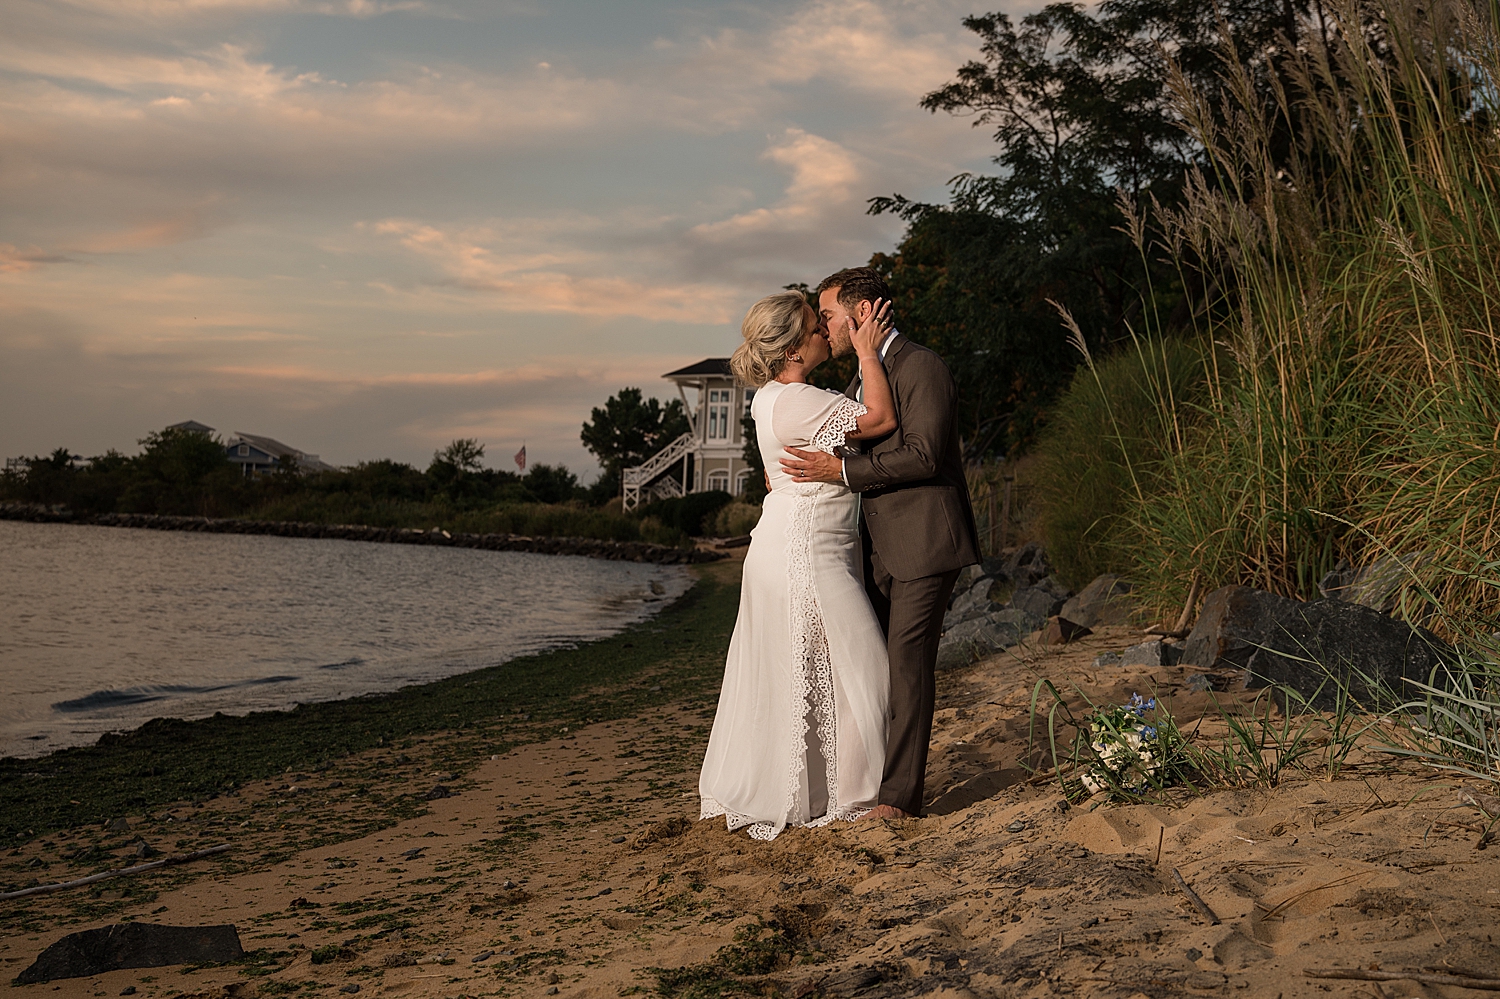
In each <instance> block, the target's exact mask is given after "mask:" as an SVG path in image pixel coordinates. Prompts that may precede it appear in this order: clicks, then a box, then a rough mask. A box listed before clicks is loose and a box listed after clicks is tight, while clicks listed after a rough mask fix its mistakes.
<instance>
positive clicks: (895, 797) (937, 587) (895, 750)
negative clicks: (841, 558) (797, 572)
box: [865, 535, 960, 815]
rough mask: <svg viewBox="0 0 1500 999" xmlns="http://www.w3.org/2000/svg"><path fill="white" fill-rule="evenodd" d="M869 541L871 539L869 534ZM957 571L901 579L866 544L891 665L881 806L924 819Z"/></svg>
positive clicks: (871, 589)
mask: <svg viewBox="0 0 1500 999" xmlns="http://www.w3.org/2000/svg"><path fill="white" fill-rule="evenodd" d="M866 538H868V535H866ZM959 571H960V570H958V569H953V570H950V571H948V572H944V573H941V574H939V575H936V576H922V577H920V578H918V579H911V580H900V579H896V578H894V577H892V576H891V574H890V573H889V572H888V571H886V568H885V565H884V563H882V562H881V561H880V556H879V555H878V554H876V553H875V552H874V551H872V550H871V549H870V548H869V545H868V541H867V542H866V546H865V590H866V592H868V593H869V595H870V602H871V603H872V604H874V606H875V616H876V617H877V618H878V619H879V620H880V627H881V629H882V630H884V631H885V637H886V648H887V651H888V654H889V656H890V661H891V727H890V732H889V734H888V735H887V741H886V749H885V773H884V775H883V777H882V780H881V784H880V803H881V804H882V805H894V806H896V807H897V808H899V809H901V810H902V811H903V812H908V813H910V814H912V815H920V814H921V812H922V787H923V782H924V781H925V779H926V776H927V747H928V743H929V742H930V740H931V739H932V710H933V705H934V702H935V700H936V686H937V684H936V679H935V677H934V673H935V672H936V669H937V651H938V639H940V638H941V637H942V634H943V615H944V613H945V612H946V611H947V609H948V597H949V596H950V595H951V594H952V593H953V584H954V583H956V582H957V581H958V574H959Z"/></svg>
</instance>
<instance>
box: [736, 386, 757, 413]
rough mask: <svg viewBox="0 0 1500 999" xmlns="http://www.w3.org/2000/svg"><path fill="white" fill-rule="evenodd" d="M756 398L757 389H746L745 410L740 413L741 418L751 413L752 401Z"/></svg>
mask: <svg viewBox="0 0 1500 999" xmlns="http://www.w3.org/2000/svg"><path fill="white" fill-rule="evenodd" d="M754 398H755V389H745V411H744V412H743V413H741V414H740V418H741V419H743V418H745V417H746V416H749V415H750V403H751V401H752V400H754Z"/></svg>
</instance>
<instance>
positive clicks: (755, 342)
mask: <svg viewBox="0 0 1500 999" xmlns="http://www.w3.org/2000/svg"><path fill="white" fill-rule="evenodd" d="M811 311H812V309H811V308H810V307H809V306H808V304H807V299H805V298H803V297H802V294H801V293H800V292H796V291H783V292H778V293H776V294H775V295H767V296H766V297H765V298H763V299H761V300H760V301H759V302H756V303H755V304H754V305H752V306H750V311H749V312H747V313H745V321H744V322H743V323H741V324H740V335H741V336H743V337H744V338H745V342H744V343H742V344H740V345H739V346H738V347H736V348H735V350H734V356H733V357H731V358H730V359H729V368H730V370H731V371H733V372H734V377H736V378H738V379H739V380H740V381H741V382H742V383H744V384H746V385H749V386H751V387H752V388H759V387H760V386H762V385H764V384H765V383H766V382H768V381H770V380H771V379H773V378H775V377H776V376H777V375H778V374H780V373H781V369H782V368H784V367H786V354H787V351H788V350H795V349H796V348H798V347H800V346H802V344H803V342H804V341H806V340H807V337H808V334H810V333H811V332H812V330H813V325H814V324H813V323H810V322H808V320H807V314H808V313H809V312H811Z"/></svg>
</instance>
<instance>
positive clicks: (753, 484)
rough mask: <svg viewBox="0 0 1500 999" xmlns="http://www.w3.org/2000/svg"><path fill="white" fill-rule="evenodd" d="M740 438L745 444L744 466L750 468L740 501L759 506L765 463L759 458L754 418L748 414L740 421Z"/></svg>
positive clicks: (764, 480) (762, 496)
mask: <svg viewBox="0 0 1500 999" xmlns="http://www.w3.org/2000/svg"><path fill="white" fill-rule="evenodd" d="M740 437H741V439H743V440H744V442H745V451H744V458H745V464H747V465H749V466H750V475H749V477H747V478H746V479H745V491H744V493H743V494H742V495H741V496H740V499H742V500H744V501H745V502H746V503H754V504H756V505H757V506H759V505H760V503H761V502H762V501H763V500H764V499H765V498H766V463H765V461H764V460H763V459H762V458H761V453H760V438H759V437H758V436H757V435H756V432H755V418H754V417H753V416H751V415H750V414H749V413H748V412H747V413H745V415H744V417H743V418H741V420H740Z"/></svg>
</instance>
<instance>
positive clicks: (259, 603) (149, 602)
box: [0, 521, 690, 756]
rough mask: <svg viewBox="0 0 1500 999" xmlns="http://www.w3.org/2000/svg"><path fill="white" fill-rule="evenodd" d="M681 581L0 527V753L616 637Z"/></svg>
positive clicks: (558, 566) (581, 566)
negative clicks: (154, 720) (152, 721)
mask: <svg viewBox="0 0 1500 999" xmlns="http://www.w3.org/2000/svg"><path fill="white" fill-rule="evenodd" d="M653 582H655V583H657V584H658V586H657V588H659V589H661V590H662V591H663V593H661V594H657V593H654V592H653V590H652V587H651V584H652V583H653ZM689 582H690V580H689V577H688V575H687V572H686V571H685V570H684V569H682V568H681V567H678V566H654V565H644V564H638V563H633V562H606V561H603V560H599V559H588V558H578V557H572V556H559V555H533V554H530V553H527V552H485V551H473V550H470V549H463V548H425V547H417V546H414V545H383V544H369V543H360V542H354V541H327V540H315V539H306V538H273V537H261V536H251V535H223V534H219V535H215V534H185V533H177V532H173V531H146V530H132V529H126V528H113V527H79V526H74V525H68V524H25V523H15V522H9V521H0V756H36V755H40V754H42V753H47V752H50V751H52V750H54V749H59V748H61V747H63V746H71V745H79V744H83V743H90V742H93V741H94V740H95V739H97V738H98V737H99V735H100V734H101V733H104V732H112V731H122V730H126V729H131V728H134V727H136V726H137V725H140V724H141V723H142V722H144V721H147V720H148V719H151V718H156V717H162V716H169V717H176V718H198V717H203V716H206V715H211V714H213V713H214V712H215V711H223V712H225V713H226V714H245V713H247V712H250V711H260V710H265V709H268V708H290V707H292V706H293V705H295V704H297V703H299V702H304V701H323V700H332V699H334V698H338V697H349V696H353V695H355V694H363V693H368V692H371V691H381V690H393V689H395V688H397V687H402V686H405V685H407V684H411V683H421V682H424V681H428V680H436V679H440V678H442V677H446V676H452V675H454V674H455V673H462V672H466V671H468V670H472V669H478V668H480V667H483V666H491V665H494V664H496V663H501V662H504V661H506V660H508V659H513V658H515V657H517V656H523V655H527V654H529V653H533V652H539V651H542V650H545V649H549V648H556V647H558V646H561V645H568V644H573V643H576V642H580V641H586V640H588V639H593V638H602V637H604V636H606V635H610V634H613V633H615V632H617V631H619V630H620V629H622V628H624V627H625V626H626V625H629V624H631V623H633V622H635V621H639V620H642V619H643V618H646V617H648V616H650V615H651V614H653V613H655V612H656V611H657V610H658V609H660V608H661V607H662V606H663V605H664V604H665V603H666V602H667V601H670V600H671V599H673V598H675V597H677V596H679V595H681V594H682V593H683V592H684V591H685V590H686V589H687V587H688V585H689Z"/></svg>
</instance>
